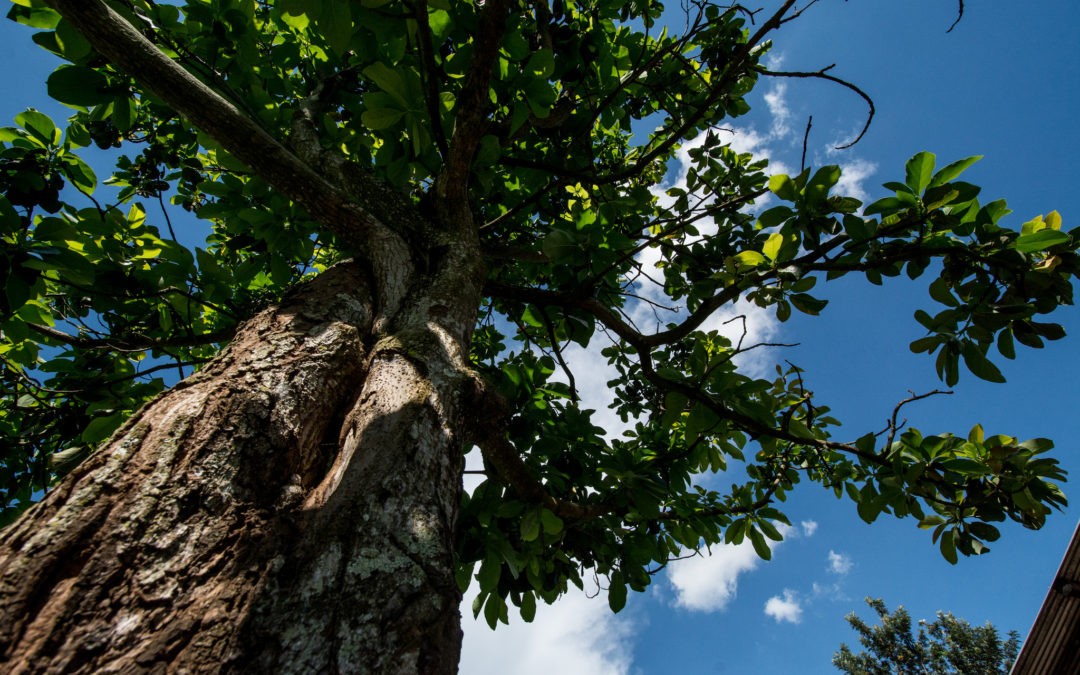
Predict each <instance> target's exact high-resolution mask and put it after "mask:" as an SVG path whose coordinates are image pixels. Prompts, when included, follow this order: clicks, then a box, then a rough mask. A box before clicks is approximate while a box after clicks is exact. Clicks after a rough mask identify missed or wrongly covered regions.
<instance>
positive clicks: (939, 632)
mask: <svg viewBox="0 0 1080 675" xmlns="http://www.w3.org/2000/svg"><path fill="white" fill-rule="evenodd" d="M866 604H868V605H870V607H872V608H873V609H874V611H875V612H877V615H878V617H879V618H880V619H881V625H879V626H873V627H871V626H869V625H868V624H867V623H866V622H865V621H863V620H862V619H860V618H859V617H858V615H856V614H855V613H854V612H852V613H851V614H848V615H847V617H846V618H847V622H848V623H850V624H851V627H852V628H854V629H855V632H857V633H858V634H859V642H860V643H861V644H862V646H863V647H865V648H866V650H867V651H865V652H863V653H861V654H853V653H852V652H851V649H849V648H848V646H847V645H846V644H841V645H840V651H838V652H836V654H835V655H834V656H833V665H834V666H836V667H837V668H838V669H839V670H841V671H843V672H845V673H848V674H849V675H878V674H886V673H897V674H900V675H907V674H908V673H918V674H921V673H934V674H935V675H936V674H938V673H942V674H944V673H959V674H962V675H967V674H969V673H970V674H971V675H986V674H987V673H1008V672H1009V670H1010V669H1011V668H1012V664H1013V662H1014V661H1016V655H1017V653H1018V652H1019V651H1020V634H1019V633H1017V632H1016V631H1014V630H1013V631H1009V633H1008V636H1009V639H1007V640H1004V641H1003V640H1002V639H1001V636H1000V635H999V634H998V630H997V628H994V626H993V625H992V624H991V623H990V622H989V621H988V622H987V623H986V625H984V626H972V625H971V624H970V623H968V622H967V621H964V620H963V619H958V618H956V617H955V616H953V615H952V613H951V612H938V613H937V619H936V620H934V621H933V622H932V623H926V622H925V621H919V632H918V634H917V635H916V634H915V633H913V632H912V630H911V615H909V614H908V613H907V610H906V609H904V608H903V606H900V607H898V608H897V609H896V611H895V612H892V613H890V612H889V610H888V608H887V607H886V606H885V603H884V601H882V600H881V599H880V598H879V599H872V598H867V599H866Z"/></svg>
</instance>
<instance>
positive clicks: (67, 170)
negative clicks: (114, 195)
mask: <svg viewBox="0 0 1080 675" xmlns="http://www.w3.org/2000/svg"><path fill="white" fill-rule="evenodd" d="M62 161H63V164H62V165H61V166H62V167H63V169H64V175H65V176H66V177H67V179H68V180H70V181H71V182H72V184H73V185H75V186H76V187H77V188H79V189H80V190H82V191H83V192H85V193H87V194H92V193H93V192H94V188H96V187H97V176H95V175H94V170H93V169H91V168H90V165H89V164H87V163H86V162H84V161H82V160H81V159H79V158H78V157H76V156H75V155H71V154H68V155H64V157H63V160H62Z"/></svg>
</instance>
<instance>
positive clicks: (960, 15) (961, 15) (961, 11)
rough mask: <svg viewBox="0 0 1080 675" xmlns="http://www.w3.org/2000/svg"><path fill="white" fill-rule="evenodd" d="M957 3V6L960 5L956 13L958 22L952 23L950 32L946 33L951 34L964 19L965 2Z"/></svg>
mask: <svg viewBox="0 0 1080 675" xmlns="http://www.w3.org/2000/svg"><path fill="white" fill-rule="evenodd" d="M956 1H957V4H958V5H959V11H957V13H956V21H953V22H952V25H951V26H949V30H947V31H945V32H946V33H951V32H952V29H953V28H956V24H958V23H960V19H963V18H964V0H956Z"/></svg>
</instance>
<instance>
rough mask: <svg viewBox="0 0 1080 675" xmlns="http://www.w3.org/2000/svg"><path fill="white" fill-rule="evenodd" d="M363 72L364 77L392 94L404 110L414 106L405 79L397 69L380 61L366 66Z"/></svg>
mask: <svg viewBox="0 0 1080 675" xmlns="http://www.w3.org/2000/svg"><path fill="white" fill-rule="evenodd" d="M363 73H364V77H366V78H368V79H369V80H371V81H372V82H374V83H375V84H376V85H378V87H379V89H382V90H383V91H385V92H386V93H387V94H390V96H392V97H393V98H394V100H395V101H397V102H398V103H399V104H400V105H401V107H402V108H403V109H404V110H409V109H411V108H412V101H411V100H410V96H409V90H408V88H407V87H406V86H405V80H404V79H403V78H402V77H401V74H400V73H398V72H397V71H396V70H394V69H393V68H390V67H389V66H387V65H386V64H385V63H382V62H378V63H373V64H372V65H370V66H368V67H367V68H364V70H363Z"/></svg>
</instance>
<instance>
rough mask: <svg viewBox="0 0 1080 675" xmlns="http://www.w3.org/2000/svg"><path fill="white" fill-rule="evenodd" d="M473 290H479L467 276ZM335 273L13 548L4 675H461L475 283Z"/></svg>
mask: <svg viewBox="0 0 1080 675" xmlns="http://www.w3.org/2000/svg"><path fill="white" fill-rule="evenodd" d="M473 277H475V275H473ZM446 281H447V280H446V279H435V280H431V279H427V280H424V281H422V282H416V281H415V280H414V281H412V282H411V286H410V289H411V290H410V291H408V292H406V293H404V294H403V295H402V297H403V298H405V300H404V301H403V302H402V303H401V305H400V307H399V308H397V309H395V313H394V316H392V317H384V316H380V308H379V307H376V304H377V302H376V301H375V300H373V297H374V294H373V292H372V291H371V288H370V287H371V278H370V273H369V271H368V270H365V269H363V268H362V267H361V266H360V265H359V264H355V263H346V264H342V265H339V266H337V267H334V268H332V269H330V270H328V271H327V272H325V273H324V274H322V275H321V276H319V277H318V278H317V279H316V280H314V281H313V282H311V283H309V284H307V285H306V286H304V287H302V288H301V289H300V290H299V291H298V292H295V293H293V294H292V295H291V296H290V297H289V298H287V300H286V301H285V302H284V303H283V304H282V305H281V306H280V307H277V308H273V309H270V310H267V311H264V312H262V313H261V314H259V315H258V316H256V317H255V318H253V319H252V320H250V321H248V322H247V323H246V324H245V325H244V326H243V327H242V328H241V330H240V331H239V333H238V334H237V336H236V338H235V339H234V341H233V342H232V343H231V344H230V345H229V347H228V348H227V349H225V350H224V351H223V353H222V354H221V355H220V356H219V357H218V358H217V359H215V360H214V361H213V362H212V363H211V364H210V365H209V366H207V367H206V368H205V369H204V370H202V371H201V372H199V373H197V374H196V375H194V376H193V377H191V378H189V379H188V380H185V381H184V382H182V383H180V384H179V385H177V386H176V387H175V388H173V389H172V390H171V391H169V392H167V393H165V394H164V395H162V396H161V397H159V398H158V399H157V400H155V401H154V402H153V403H151V404H150V405H148V406H146V407H145V408H144V409H143V410H142V411H140V412H139V413H138V414H136V415H135V416H134V417H133V418H132V419H131V420H130V421H129V422H128V423H127V424H126V425H125V426H124V427H123V428H122V429H121V430H120V431H119V432H118V433H117V434H116V435H115V436H114V437H113V438H112V439H110V441H109V443H108V444H107V445H106V447H104V448H103V449H101V450H100V451H99V452H98V453H96V454H95V455H94V456H93V457H92V458H91V459H90V460H88V461H87V462H85V463H84V465H82V466H80V467H79V468H78V469H77V470H76V471H75V472H74V473H73V474H72V475H70V476H68V477H67V478H66V479H65V480H64V481H63V482H62V483H61V485H60V486H58V487H57V488H56V489H55V490H54V491H53V492H51V493H50V494H49V495H48V496H47V497H46V498H45V499H44V501H43V502H42V503H40V504H38V505H36V506H35V507H34V508H33V509H32V510H31V511H30V512H28V513H27V514H26V516H25V517H24V518H22V519H21V520H20V521H19V522H18V523H16V524H14V525H12V526H11V527H9V528H8V529H7V530H5V531H3V532H2V533H0V670H3V671H4V672H12V673H31V672H64V673H71V672H95V673H97V672H133V671H143V670H153V671H169V672H173V671H175V672H218V671H225V672H234V671H250V672H263V673H292V672H304V673H333V672H359V673H453V672H456V670H457V661H458V653H459V649H460V640H461V630H460V617H459V615H458V605H459V602H460V593H459V592H458V590H457V587H456V585H455V583H454V576H453V558H452V545H453V542H452V536H453V527H454V521H455V516H456V510H457V504H458V500H459V496H460V489H461V487H460V486H461V483H460V481H461V468H462V466H461V465H462V453H461V445H462V440H463V439H462V438H460V429H461V423H460V420H461V419H462V418H463V413H462V411H463V409H464V408H465V403H464V398H466V397H467V396H468V391H469V385H470V382H469V381H468V379H469V377H468V372H467V367H464V366H463V365H462V364H464V363H465V360H464V359H463V357H462V350H463V349H464V346H465V345H466V344H467V342H468V339H469V331H470V330H471V326H472V322H473V321H474V318H475V317H474V313H475V308H476V306H477V302H476V300H477V297H476V296H477V294H478V292H479V291H478V284H476V283H465V284H464V287H463V288H462V287H457V288H446V287H445V283H446Z"/></svg>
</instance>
